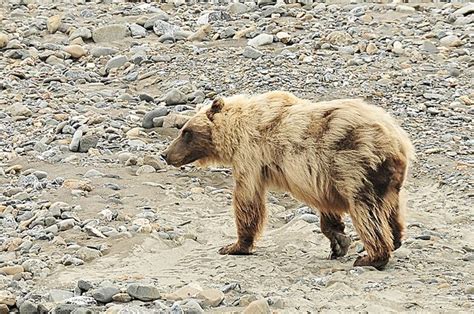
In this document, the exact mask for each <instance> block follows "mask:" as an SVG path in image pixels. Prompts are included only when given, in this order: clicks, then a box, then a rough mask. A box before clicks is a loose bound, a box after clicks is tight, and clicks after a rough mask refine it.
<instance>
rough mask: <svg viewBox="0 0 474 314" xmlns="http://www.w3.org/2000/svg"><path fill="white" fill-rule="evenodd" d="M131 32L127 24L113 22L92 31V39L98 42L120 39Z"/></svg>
mask: <svg viewBox="0 0 474 314" xmlns="http://www.w3.org/2000/svg"><path fill="white" fill-rule="evenodd" d="M129 34H130V32H129V29H128V27H127V26H126V25H122V24H112V25H106V26H102V27H98V28H96V29H95V30H94V31H93V32H92V39H93V40H94V42H96V43H102V42H112V41H119V40H122V39H124V38H126V37H128V36H129Z"/></svg>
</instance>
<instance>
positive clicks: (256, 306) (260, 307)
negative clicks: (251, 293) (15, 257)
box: [242, 299, 272, 314]
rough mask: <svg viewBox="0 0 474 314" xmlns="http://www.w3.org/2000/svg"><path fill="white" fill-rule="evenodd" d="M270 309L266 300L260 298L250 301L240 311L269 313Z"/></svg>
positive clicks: (259, 313)
mask: <svg viewBox="0 0 474 314" xmlns="http://www.w3.org/2000/svg"><path fill="white" fill-rule="evenodd" d="M271 312H272V311H271V309H270V306H269V305H268V302H267V300H265V299H260V300H256V301H253V302H252V303H250V304H249V305H248V306H247V307H246V308H245V309H244V311H243V312H242V313H243V314H270V313H271Z"/></svg>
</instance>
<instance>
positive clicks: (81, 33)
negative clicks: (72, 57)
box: [69, 27, 92, 42]
mask: <svg viewBox="0 0 474 314" xmlns="http://www.w3.org/2000/svg"><path fill="white" fill-rule="evenodd" d="M77 38H81V39H84V40H85V39H91V38H92V32H91V30H90V29H88V28H87V27H79V28H78V29H75V30H74V31H73V32H72V33H71V34H70V35H69V41H70V42H71V41H73V40H75V39H77Z"/></svg>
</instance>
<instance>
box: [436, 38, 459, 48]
mask: <svg viewBox="0 0 474 314" xmlns="http://www.w3.org/2000/svg"><path fill="white" fill-rule="evenodd" d="M439 43H440V45H441V46H444V47H458V46H461V45H462V41H461V40H460V39H459V37H458V36H456V35H448V36H445V37H443V38H441V39H440V40H439Z"/></svg>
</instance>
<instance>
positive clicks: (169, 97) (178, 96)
mask: <svg viewBox="0 0 474 314" xmlns="http://www.w3.org/2000/svg"><path fill="white" fill-rule="evenodd" d="M162 101H163V102H165V103H166V105H167V106H175V105H179V104H185V103H186V102H187V101H188V98H187V97H186V95H185V94H184V93H182V92H180V91H179V90H178V89H176V88H173V89H171V90H170V91H169V92H168V93H167V94H166V95H165V97H164V98H163V100H162Z"/></svg>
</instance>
